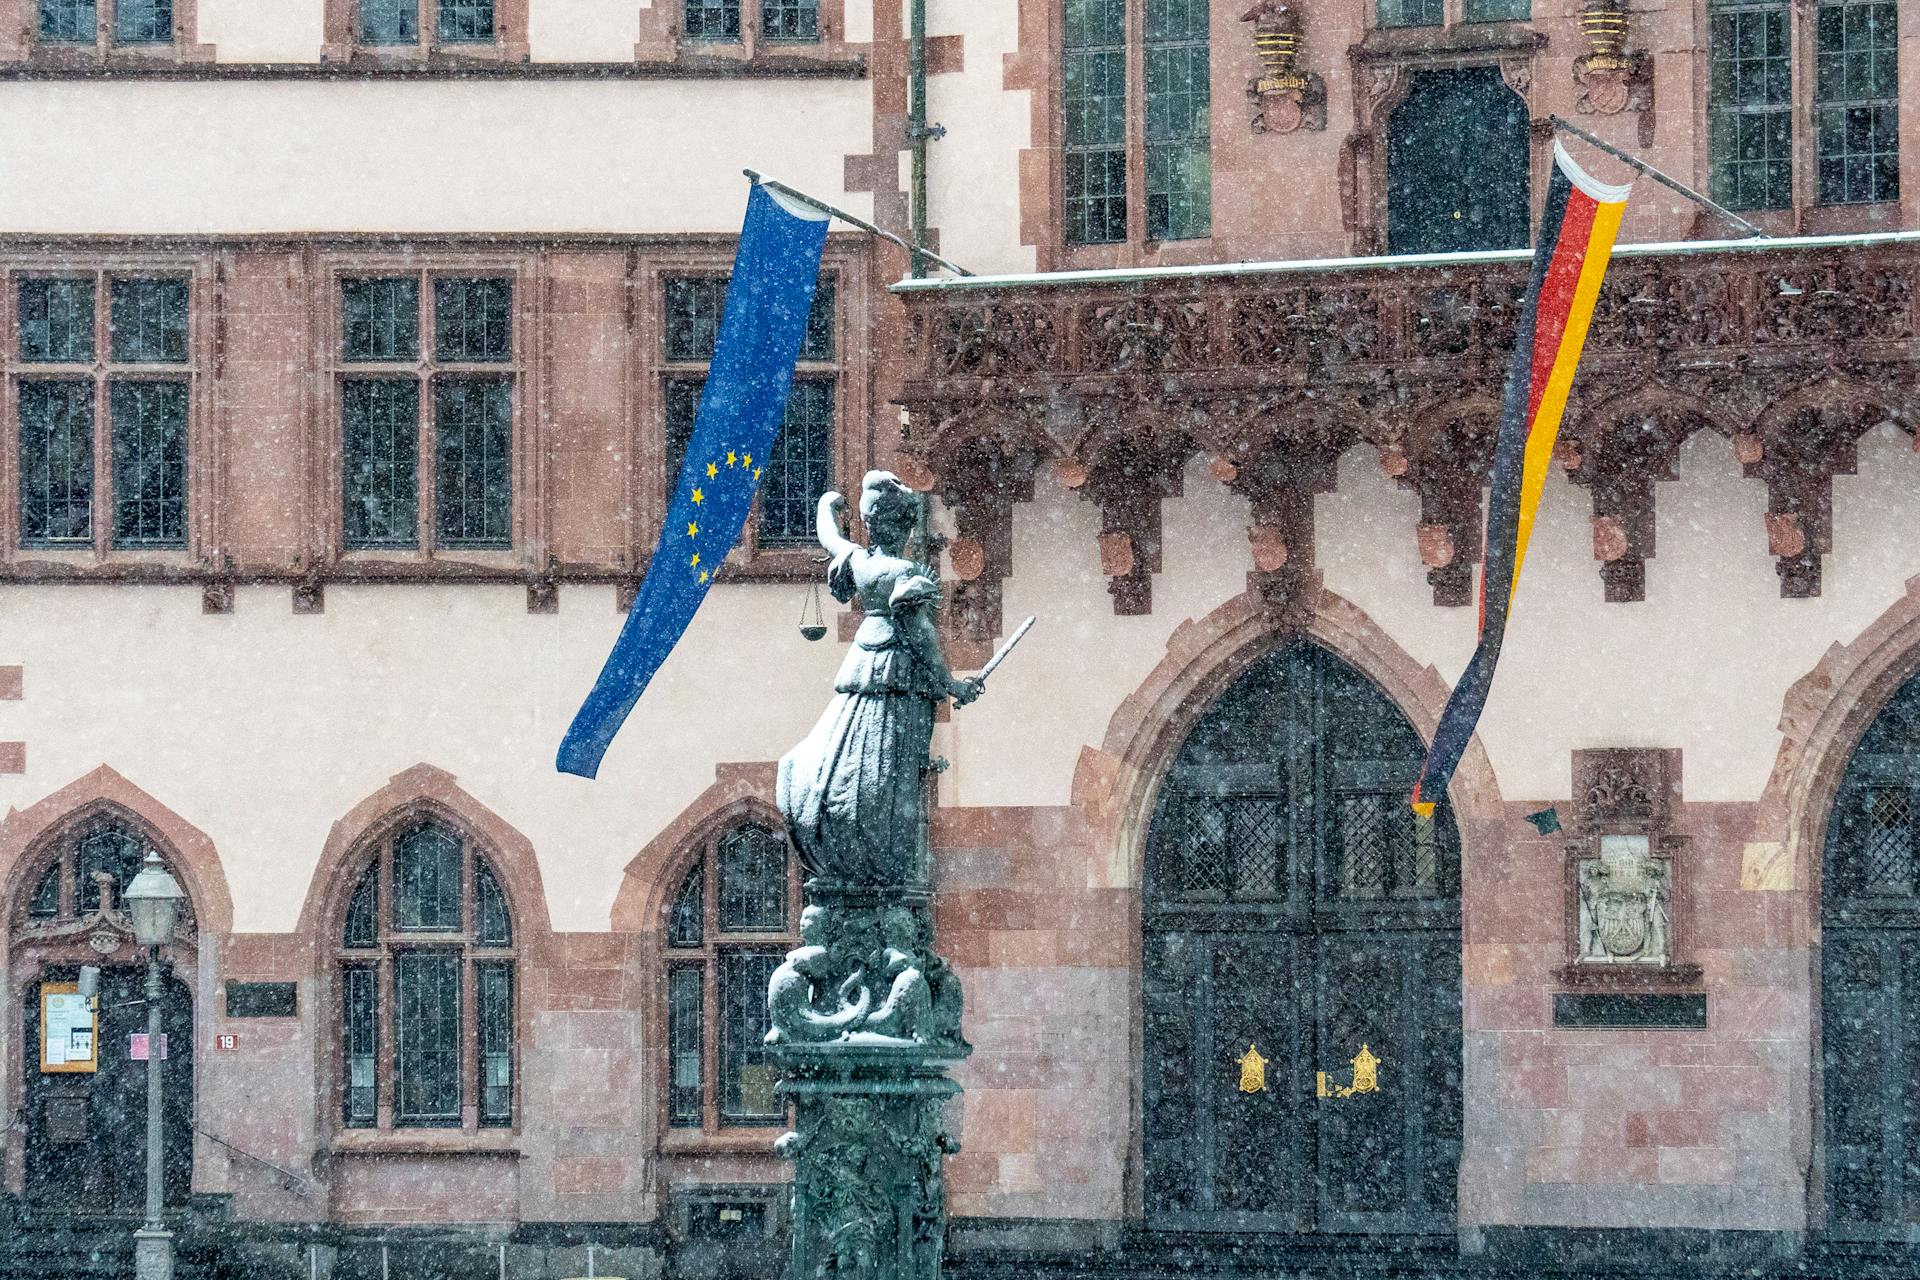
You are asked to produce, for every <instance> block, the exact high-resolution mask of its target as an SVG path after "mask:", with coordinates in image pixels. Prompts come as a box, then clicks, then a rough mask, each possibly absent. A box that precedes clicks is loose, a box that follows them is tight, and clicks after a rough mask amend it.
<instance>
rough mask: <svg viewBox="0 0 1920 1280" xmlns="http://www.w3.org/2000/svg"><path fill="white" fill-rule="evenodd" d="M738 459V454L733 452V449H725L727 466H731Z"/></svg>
mask: <svg viewBox="0 0 1920 1280" xmlns="http://www.w3.org/2000/svg"><path fill="white" fill-rule="evenodd" d="M739 460H740V455H739V454H737V453H735V452H734V451H733V450H731V449H729V450H727V465H728V466H732V465H733V464H734V463H736V462H738V461H739Z"/></svg>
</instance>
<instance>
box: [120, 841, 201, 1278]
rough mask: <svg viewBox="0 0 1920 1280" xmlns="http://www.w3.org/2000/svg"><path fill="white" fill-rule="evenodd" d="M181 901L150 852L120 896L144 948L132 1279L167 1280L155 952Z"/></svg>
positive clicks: (169, 934)
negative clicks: (141, 1184)
mask: <svg viewBox="0 0 1920 1280" xmlns="http://www.w3.org/2000/svg"><path fill="white" fill-rule="evenodd" d="M185 896H186V895H185V894H183V893H181V891H180V885H179V882H178V881H176V880H175V879H174V878H173V876H172V875H170V874H169V873H168V872H167V868H166V866H165V864H163V863H162V862H161V861H160V854H159V852H158V851H157V850H154V849H148V850H147V859H146V863H145V864H144V865H143V866H142V867H141V868H140V874H139V875H137V876H135V877H134V878H133V883H132V884H130V885H128V886H127V891H126V893H125V894H123V895H122V900H123V901H124V902H125V903H126V907H127V914H128V915H130V916H132V917H133V938H134V941H135V942H138V943H139V944H140V945H141V946H143V947H145V948H146V949H147V1221H146V1224H145V1225H144V1226H142V1227H141V1228H140V1230H138V1231H136V1232H134V1233H133V1274H134V1280H173V1232H171V1231H169V1230H167V1227H166V1223H165V1222H164V1221H163V1220H162V1218H161V1211H162V1207H163V1206H162V1200H163V1198H164V1197H163V1194H162V1193H163V1190H164V1188H163V1186H162V1183H163V1182H164V1179H165V1166H164V1163H163V1161H162V1159H161V1156H162V1155H163V1152H162V1151H161V1127H160V994H161V989H160V948H162V947H164V946H166V945H167V944H168V943H170V942H172V941H173V927H174V924H175V923H176V921H178V919H179V916H180V899H181V898H183V897H185Z"/></svg>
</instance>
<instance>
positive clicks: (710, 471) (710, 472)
mask: <svg viewBox="0 0 1920 1280" xmlns="http://www.w3.org/2000/svg"><path fill="white" fill-rule="evenodd" d="M719 474H720V468H718V467H716V466H714V465H713V464H712V463H711V462H709V463H708V464H707V479H709V480H711V479H713V478H714V477H715V476H717V475H719Z"/></svg>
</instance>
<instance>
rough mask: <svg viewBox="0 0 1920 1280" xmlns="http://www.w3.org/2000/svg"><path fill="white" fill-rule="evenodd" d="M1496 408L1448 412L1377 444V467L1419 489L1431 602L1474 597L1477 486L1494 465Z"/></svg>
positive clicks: (1454, 601) (1479, 534) (1479, 524)
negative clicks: (1392, 441) (1397, 439)
mask: <svg viewBox="0 0 1920 1280" xmlns="http://www.w3.org/2000/svg"><path fill="white" fill-rule="evenodd" d="M1498 412H1499V411H1498V409H1497V408H1494V407H1491V406H1489V407H1486V408H1484V409H1476V410H1472V411H1467V412H1458V413H1451V414H1449V415H1447V416H1446V417H1445V418H1444V419H1442V420H1439V421H1438V422H1436V423H1435V424H1434V427H1435V428H1436V429H1429V430H1416V431H1415V432H1413V433H1412V434H1411V436H1410V437H1409V438H1408V439H1407V440H1406V441H1404V442H1403V443H1401V444H1399V445H1389V446H1388V447H1386V448H1384V449H1382V450H1381V454H1380V467H1381V470H1383V471H1385V472H1386V474H1387V475H1389V476H1392V477H1393V478H1394V479H1396V480H1398V481H1399V482H1400V483H1401V484H1403V485H1405V486H1406V487H1407V488H1409V489H1412V490H1413V491H1414V492H1415V493H1417V494H1419V495H1420V528H1419V539H1420V563H1422V564H1424V565H1425V566H1426V567H1427V584H1428V585H1429V586H1431V587H1432V588H1433V602H1434V603H1435V604H1437V605H1443V606H1449V607H1453V606H1459V605H1464V604H1468V603H1470V602H1471V601H1472V599H1473V566H1474V565H1476V564H1478V563H1479V561H1480V558H1481V555H1482V552H1483V548H1482V546H1481V537H1482V535H1483V532H1484V529H1483V520H1482V517H1481V510H1480V507H1481V501H1480V495H1481V490H1482V489H1483V488H1484V487H1485V485H1486V482H1487V474H1488V472H1489V471H1490V470H1491V469H1492V466H1493V446H1494V439H1495V437H1496V435H1497V434H1498V430H1499V416H1498Z"/></svg>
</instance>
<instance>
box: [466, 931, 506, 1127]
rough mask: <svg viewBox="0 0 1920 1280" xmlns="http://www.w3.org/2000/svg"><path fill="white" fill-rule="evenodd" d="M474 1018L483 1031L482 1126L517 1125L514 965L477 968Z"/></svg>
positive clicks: (491, 964) (480, 965) (502, 963)
mask: <svg viewBox="0 0 1920 1280" xmlns="http://www.w3.org/2000/svg"><path fill="white" fill-rule="evenodd" d="M473 980H474V1017H475V1018H476V1019H478V1021H479V1031H480V1123H481V1124H483V1125H504V1124H512V1123H513V962H512V961H510V960H482V961H479V962H478V963H476V964H475V965H474V966H473Z"/></svg>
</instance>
